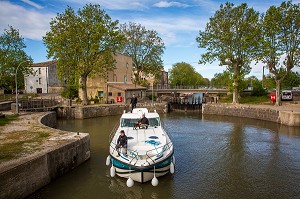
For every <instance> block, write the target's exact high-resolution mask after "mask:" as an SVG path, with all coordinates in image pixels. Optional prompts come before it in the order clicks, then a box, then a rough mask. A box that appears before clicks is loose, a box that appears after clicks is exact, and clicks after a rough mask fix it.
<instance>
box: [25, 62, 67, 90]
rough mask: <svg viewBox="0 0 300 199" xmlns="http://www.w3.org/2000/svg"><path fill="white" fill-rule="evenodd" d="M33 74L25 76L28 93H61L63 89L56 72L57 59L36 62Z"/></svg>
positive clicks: (33, 66)
mask: <svg viewBox="0 0 300 199" xmlns="http://www.w3.org/2000/svg"><path fill="white" fill-rule="evenodd" d="M31 68H32V70H33V72H34V73H33V74H29V75H26V76H25V77H24V81H25V82H24V83H25V92H26V93H60V92H61V91H62V89H63V86H62V84H61V83H60V81H59V80H58V76H57V73H56V61H55V60H54V61H47V62H41V63H35V64H33V65H32V67H31Z"/></svg>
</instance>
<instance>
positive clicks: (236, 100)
mask: <svg viewBox="0 0 300 199" xmlns="http://www.w3.org/2000/svg"><path fill="white" fill-rule="evenodd" d="M238 93H239V92H238V80H237V79H235V80H234V81H233V96H232V103H233V104H238V103H239V96H238Z"/></svg>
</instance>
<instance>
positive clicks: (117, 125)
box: [108, 122, 120, 143]
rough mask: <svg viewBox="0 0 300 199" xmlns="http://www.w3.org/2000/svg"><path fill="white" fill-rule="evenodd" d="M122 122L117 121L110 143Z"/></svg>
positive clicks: (110, 136) (111, 133)
mask: <svg viewBox="0 0 300 199" xmlns="http://www.w3.org/2000/svg"><path fill="white" fill-rule="evenodd" d="M119 125H120V122H117V123H116V125H115V126H114V128H113V130H112V131H111V132H110V134H109V140H108V141H109V143H111V141H112V139H113V137H114V135H115V133H116V132H117V129H118V128H119Z"/></svg>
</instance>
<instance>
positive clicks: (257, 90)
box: [245, 76, 267, 96]
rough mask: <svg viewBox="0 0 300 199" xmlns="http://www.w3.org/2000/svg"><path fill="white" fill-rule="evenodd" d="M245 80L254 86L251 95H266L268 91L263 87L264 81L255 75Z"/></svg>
mask: <svg viewBox="0 0 300 199" xmlns="http://www.w3.org/2000/svg"><path fill="white" fill-rule="evenodd" d="M245 82H246V83H247V85H250V86H251V87H252V92H251V96H264V95H266V94H267V91H266V90H265V89H264V88H263V85H262V82H261V81H259V80H258V79H257V77H255V76H251V77H248V78H247V79H246V80H245Z"/></svg>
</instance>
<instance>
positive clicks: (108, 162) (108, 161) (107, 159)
mask: <svg viewBox="0 0 300 199" xmlns="http://www.w3.org/2000/svg"><path fill="white" fill-rule="evenodd" d="M109 164H110V156H107V158H106V166H109Z"/></svg>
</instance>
